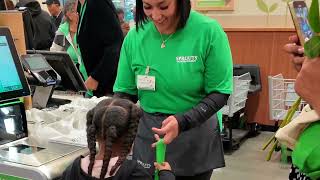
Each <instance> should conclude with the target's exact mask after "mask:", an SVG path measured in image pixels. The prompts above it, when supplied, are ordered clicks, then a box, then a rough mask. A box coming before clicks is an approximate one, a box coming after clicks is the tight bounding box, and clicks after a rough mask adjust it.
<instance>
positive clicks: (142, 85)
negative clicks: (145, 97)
mask: <svg viewBox="0 0 320 180" xmlns="http://www.w3.org/2000/svg"><path fill="white" fill-rule="evenodd" d="M137 88H138V89H139V90H148V91H155V90H156V77H155V76H148V75H138V76H137Z"/></svg>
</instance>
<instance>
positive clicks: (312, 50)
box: [304, 36, 320, 59]
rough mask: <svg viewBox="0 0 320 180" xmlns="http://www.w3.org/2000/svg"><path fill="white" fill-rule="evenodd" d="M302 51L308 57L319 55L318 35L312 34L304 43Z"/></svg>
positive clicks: (319, 43) (319, 38) (319, 42)
mask: <svg viewBox="0 0 320 180" xmlns="http://www.w3.org/2000/svg"><path fill="white" fill-rule="evenodd" d="M304 53H305V55H306V56H307V57H308V58H309V59H312V58H315V57H318V56H319V55H320V36H313V37H312V38H311V39H310V40H309V41H307V42H306V43H305V44H304Z"/></svg>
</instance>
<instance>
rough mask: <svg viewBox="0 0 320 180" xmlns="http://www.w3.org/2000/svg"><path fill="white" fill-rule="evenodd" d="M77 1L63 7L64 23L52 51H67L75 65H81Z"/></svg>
mask: <svg viewBox="0 0 320 180" xmlns="http://www.w3.org/2000/svg"><path fill="white" fill-rule="evenodd" d="M77 5H78V1H77V0H68V1H67V2H66V4H65V5H64V7H63V14H64V21H63V22H62V23H61V24H60V26H59V28H58V30H57V32H56V36H55V38H54V41H53V43H52V46H51V48H50V51H67V52H68V54H69V56H70V57H71V59H72V60H73V62H74V63H75V64H77V63H79V58H80V57H79V55H78V50H77V41H76V36H75V34H76V32H77V27H78V20H79V15H78V13H77Z"/></svg>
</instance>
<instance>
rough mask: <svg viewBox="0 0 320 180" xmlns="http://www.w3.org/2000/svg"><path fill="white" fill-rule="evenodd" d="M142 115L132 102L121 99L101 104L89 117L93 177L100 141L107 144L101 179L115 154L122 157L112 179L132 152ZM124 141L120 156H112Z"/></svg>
mask: <svg viewBox="0 0 320 180" xmlns="http://www.w3.org/2000/svg"><path fill="white" fill-rule="evenodd" d="M141 115H142V111H141V110H140V108H138V107H137V106H136V105H135V104H133V103H132V102H131V101H129V100H126V99H120V98H111V99H105V100H102V101H101V102H100V103H98V104H97V105H96V106H95V107H94V108H93V109H91V110H90V111H89V112H88V113H87V141H88V148H89V151H90V154H89V159H90V163H89V166H88V174H89V175H92V170H93V166H94V162H95V156H96V154H97V152H96V141H97V138H99V139H100V140H102V141H104V142H105V152H104V157H103V165H102V168H101V173H100V179H104V177H105V175H106V173H107V170H108V165H109V161H110V159H111V157H112V154H113V153H119V154H120V156H119V159H118V161H117V162H116V164H115V165H114V166H113V167H112V168H111V171H110V175H113V174H114V173H115V171H116V170H117V169H118V167H119V166H120V165H121V164H122V163H123V162H124V160H125V159H126V157H127V155H128V154H129V152H130V150H131V146H132V144H133V141H134V138H135V136H136V133H137V128H138V123H139V119H140V117H141ZM119 140H121V152H112V146H113V144H114V143H115V142H118V141H119Z"/></svg>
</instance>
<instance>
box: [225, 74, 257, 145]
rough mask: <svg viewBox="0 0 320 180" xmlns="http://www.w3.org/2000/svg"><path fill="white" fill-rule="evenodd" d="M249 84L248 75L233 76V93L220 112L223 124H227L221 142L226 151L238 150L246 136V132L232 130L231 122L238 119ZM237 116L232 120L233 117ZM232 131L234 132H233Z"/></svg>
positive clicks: (245, 99) (244, 103)
mask: <svg viewBox="0 0 320 180" xmlns="http://www.w3.org/2000/svg"><path fill="white" fill-rule="evenodd" d="M250 82H251V76H250V73H245V74H242V75H240V76H233V92H232V94H231V95H230V96H229V99H228V102H227V105H225V106H224V107H223V108H222V109H221V112H222V114H223V115H225V116H226V118H225V119H226V120H225V121H224V122H228V129H225V128H224V129H223V133H222V134H223V142H224V144H227V147H228V149H233V150H235V149H238V148H239V144H240V141H241V140H242V139H243V138H244V137H245V136H246V135H247V134H248V131H244V130H239V129H234V130H233V129H232V121H233V119H236V118H237V121H239V119H240V115H239V114H240V113H239V112H240V110H242V109H243V108H244V107H245V105H246V101H247V99H248V92H249V87H250ZM236 113H238V114H237V116H236V117H235V118H234V115H235V114H236ZM233 131H234V132H233Z"/></svg>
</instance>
